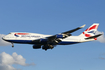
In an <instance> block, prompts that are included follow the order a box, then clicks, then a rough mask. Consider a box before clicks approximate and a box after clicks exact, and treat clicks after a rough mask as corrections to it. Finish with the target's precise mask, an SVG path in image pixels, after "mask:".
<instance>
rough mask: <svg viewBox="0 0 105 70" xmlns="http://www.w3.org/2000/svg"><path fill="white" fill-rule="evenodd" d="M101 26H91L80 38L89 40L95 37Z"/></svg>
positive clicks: (96, 24) (95, 24)
mask: <svg viewBox="0 0 105 70" xmlns="http://www.w3.org/2000/svg"><path fill="white" fill-rule="evenodd" d="M98 26H99V24H98V23H94V24H93V25H91V26H90V27H89V28H87V29H86V30H85V31H84V32H83V33H82V34H80V35H79V36H81V37H83V38H88V37H92V36H95V33H96V31H97V28H98ZM94 40H97V38H94Z"/></svg>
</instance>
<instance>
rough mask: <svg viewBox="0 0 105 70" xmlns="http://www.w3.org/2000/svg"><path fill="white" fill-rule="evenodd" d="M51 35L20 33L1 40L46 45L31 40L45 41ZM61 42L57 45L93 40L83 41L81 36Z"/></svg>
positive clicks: (14, 33)
mask: <svg viewBox="0 0 105 70" xmlns="http://www.w3.org/2000/svg"><path fill="white" fill-rule="evenodd" d="M49 36H52V35H43V34H37V33H20V32H18V33H17V32H12V33H10V34H8V35H6V36H4V37H3V40H5V41H8V42H11V43H24V44H46V43H45V42H33V40H37V39H46V37H49ZM60 40H61V42H59V43H58V45H68V44H75V43H81V42H87V41H93V40H94V39H88V40H85V39H84V38H83V37H82V36H69V37H67V38H65V39H60Z"/></svg>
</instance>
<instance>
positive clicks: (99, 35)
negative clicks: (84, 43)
mask: <svg viewBox="0 0 105 70" xmlns="http://www.w3.org/2000/svg"><path fill="white" fill-rule="evenodd" d="M101 35H102V34H98V35H95V36H91V37H88V38H85V39H93V38H97V37H99V36H101Z"/></svg>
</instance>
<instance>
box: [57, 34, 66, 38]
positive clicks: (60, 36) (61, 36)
mask: <svg viewBox="0 0 105 70" xmlns="http://www.w3.org/2000/svg"><path fill="white" fill-rule="evenodd" d="M56 38H64V35H61V34H57V35H56Z"/></svg>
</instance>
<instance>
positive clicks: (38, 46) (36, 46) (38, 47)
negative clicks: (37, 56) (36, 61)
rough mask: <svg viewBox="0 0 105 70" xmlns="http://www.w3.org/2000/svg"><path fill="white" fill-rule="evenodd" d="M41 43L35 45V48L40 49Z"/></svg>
mask: <svg viewBox="0 0 105 70" xmlns="http://www.w3.org/2000/svg"><path fill="white" fill-rule="evenodd" d="M40 48H41V45H33V49H40Z"/></svg>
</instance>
